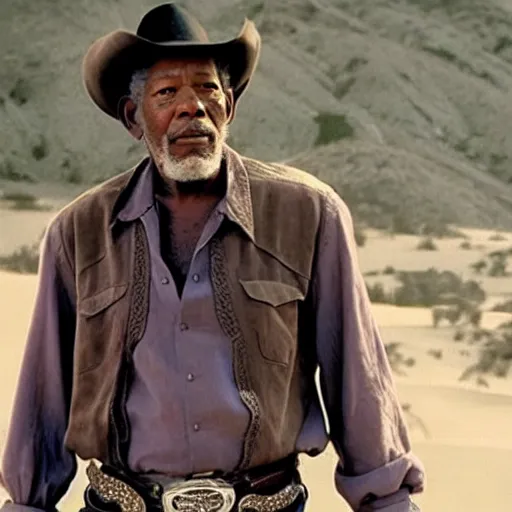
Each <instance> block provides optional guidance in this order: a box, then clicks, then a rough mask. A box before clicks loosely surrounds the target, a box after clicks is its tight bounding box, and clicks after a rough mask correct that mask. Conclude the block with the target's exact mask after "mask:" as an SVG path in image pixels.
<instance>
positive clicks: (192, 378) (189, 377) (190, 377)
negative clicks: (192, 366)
mask: <svg viewBox="0 0 512 512" xmlns="http://www.w3.org/2000/svg"><path fill="white" fill-rule="evenodd" d="M194 379H195V377H194V374H193V373H189V374H188V375H187V380H188V381H189V382H192V381H193V380H194Z"/></svg>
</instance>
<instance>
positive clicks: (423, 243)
mask: <svg viewBox="0 0 512 512" xmlns="http://www.w3.org/2000/svg"><path fill="white" fill-rule="evenodd" d="M416 249H417V250H418V251H437V250H438V249H437V245H436V244H435V242H434V240H433V238H432V237H430V236H427V237H425V238H422V239H421V240H420V241H419V242H418V245H417V247H416Z"/></svg>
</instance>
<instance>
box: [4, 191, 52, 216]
mask: <svg viewBox="0 0 512 512" xmlns="http://www.w3.org/2000/svg"><path fill="white" fill-rule="evenodd" d="M1 199H2V200H4V201H8V202H10V203H12V204H10V205H9V209H11V210H37V211H45V210H49V209H51V208H50V207H49V206H47V205H44V204H41V203H39V200H38V199H37V197H35V196H34V195H32V194H28V193H26V192H12V193H8V194H4V195H3V196H1Z"/></svg>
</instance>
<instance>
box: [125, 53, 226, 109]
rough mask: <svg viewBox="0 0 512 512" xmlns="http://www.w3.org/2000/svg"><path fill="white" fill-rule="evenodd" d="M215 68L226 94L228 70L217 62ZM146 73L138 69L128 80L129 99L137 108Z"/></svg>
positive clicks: (142, 94)
mask: <svg viewBox="0 0 512 512" xmlns="http://www.w3.org/2000/svg"><path fill="white" fill-rule="evenodd" d="M215 67H216V68H217V74H218V75H219V80H220V84H221V87H222V89H223V90H224V92H226V91H227V90H228V89H229V88H230V87H231V79H230V76H229V71H228V68H227V66H226V65H225V64H222V63H219V62H217V61H216V62H215ZM148 73H149V69H139V70H137V71H135V73H133V75H132V78H131V80H130V88H129V90H130V98H131V99H132V100H133V102H134V103H135V105H137V106H139V105H140V103H141V101H142V97H143V96H144V89H145V87H146V82H147V80H148Z"/></svg>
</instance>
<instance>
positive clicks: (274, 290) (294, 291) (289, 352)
mask: <svg viewBox="0 0 512 512" xmlns="http://www.w3.org/2000/svg"><path fill="white" fill-rule="evenodd" d="M240 284H241V286H242V288H243V289H244V291H245V293H246V294H247V296H248V297H249V304H248V308H247V314H248V318H247V320H248V321H249V322H250V324H251V325H252V328H253V329H254V330H255V331H256V333H257V338H258V346H259V350H260V353H261V355H262V357H263V358H264V359H265V360H266V361H267V362H269V363H272V364H277V365H282V366H288V365H289V364H290V361H291V360H292V358H293V357H294V355H295V353H296V346H297V322H298V303H299V301H302V300H304V292H303V291H302V290H301V289H299V288H298V287H296V286H293V285H290V284H287V283H283V282H280V281H269V280H244V279H240Z"/></svg>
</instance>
